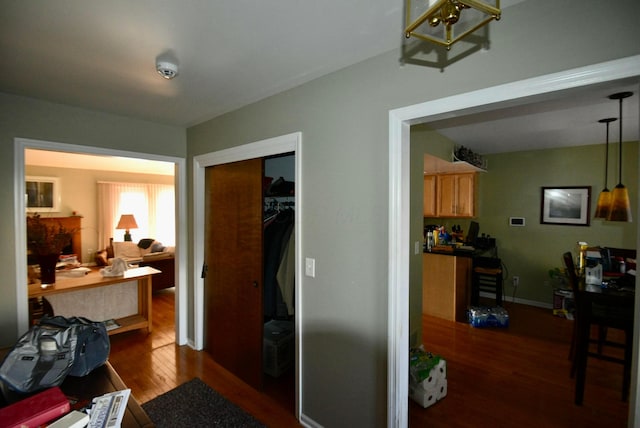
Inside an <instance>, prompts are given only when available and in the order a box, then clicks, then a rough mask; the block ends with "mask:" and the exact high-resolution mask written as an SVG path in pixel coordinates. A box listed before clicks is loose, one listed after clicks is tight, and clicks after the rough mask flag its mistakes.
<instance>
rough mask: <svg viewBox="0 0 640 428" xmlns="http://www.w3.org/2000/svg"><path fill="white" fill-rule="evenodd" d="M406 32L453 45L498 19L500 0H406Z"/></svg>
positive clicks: (441, 43)
mask: <svg viewBox="0 0 640 428" xmlns="http://www.w3.org/2000/svg"><path fill="white" fill-rule="evenodd" d="M406 12H407V18H406V28H405V30H404V33H405V36H406V37H407V38H409V37H416V38H418V39H421V40H426V41H429V42H432V43H436V44H438V45H440V46H444V47H446V48H447V50H449V49H451V45H453V44H454V43H455V42H457V41H459V40H460V39H462V38H463V37H465V36H467V35H468V34H471V33H473V32H474V31H476V30H477V29H478V28H480V27H482V26H483V25H485V24H488V23H489V22H490V21H492V20H494V19H495V20H496V21H497V20H499V19H500V14H501V13H502V12H501V10H500V0H489V1H480V0H407V10H406Z"/></svg>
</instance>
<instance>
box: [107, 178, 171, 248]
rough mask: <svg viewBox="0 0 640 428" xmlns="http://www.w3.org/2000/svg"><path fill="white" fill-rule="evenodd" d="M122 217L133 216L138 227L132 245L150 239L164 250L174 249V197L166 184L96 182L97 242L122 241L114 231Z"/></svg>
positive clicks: (119, 234)
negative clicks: (165, 248) (125, 215)
mask: <svg viewBox="0 0 640 428" xmlns="http://www.w3.org/2000/svg"><path fill="white" fill-rule="evenodd" d="M122 214H133V216H134V217H135V219H136V223H137V224H138V228H137V229H131V230H130V231H129V232H130V233H131V237H132V241H134V242H138V241H139V240H140V239H143V238H152V239H155V240H157V241H159V242H161V243H162V244H163V245H165V246H173V245H175V194H174V188H173V186H172V185H169V184H145V183H113V182H98V242H100V243H105V245H107V244H108V243H109V239H110V238H113V240H114V241H122V240H124V233H125V232H124V230H121V229H116V226H117V225H118V221H119V220H120V216H121V215H122Z"/></svg>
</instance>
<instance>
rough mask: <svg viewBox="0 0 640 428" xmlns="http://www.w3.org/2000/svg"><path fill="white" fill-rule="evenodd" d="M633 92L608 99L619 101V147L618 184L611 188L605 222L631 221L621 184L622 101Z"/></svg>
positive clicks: (621, 93)
mask: <svg viewBox="0 0 640 428" xmlns="http://www.w3.org/2000/svg"><path fill="white" fill-rule="evenodd" d="M631 95H633V92H618V93H616V94H613V95H609V99H612V100H619V101H620V138H619V140H620V147H619V148H618V157H619V159H618V168H619V169H618V184H617V185H616V187H614V188H613V193H612V195H611V197H612V199H611V209H610V210H609V216H608V217H607V220H610V221H627V222H630V221H631V203H630V202H629V191H628V190H627V188H626V187H625V186H624V184H622V100H623V99H625V98H629V97H630V96H631Z"/></svg>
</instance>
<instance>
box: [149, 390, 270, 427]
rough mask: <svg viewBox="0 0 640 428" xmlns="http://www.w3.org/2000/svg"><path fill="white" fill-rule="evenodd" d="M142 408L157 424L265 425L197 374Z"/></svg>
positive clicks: (161, 425)
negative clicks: (197, 376) (212, 387)
mask: <svg viewBox="0 0 640 428" xmlns="http://www.w3.org/2000/svg"><path fill="white" fill-rule="evenodd" d="M142 408H143V409H144V410H145V412H147V414H148V415H149V417H150V418H151V420H152V421H153V423H154V424H156V426H157V427H158V428H162V427H172V428H173V427H185V426H190V427H225V428H226V427H237V428H244V427H256V428H258V427H262V428H264V427H265V425H263V424H261V423H260V422H258V421H257V420H256V419H255V418H254V417H253V416H251V415H250V414H248V413H246V412H245V411H244V410H242V409H240V408H239V407H238V406H236V405H235V404H233V403H232V402H230V401H228V400H227V399H226V398H224V397H223V396H222V395H220V394H218V393H217V392H216V391H214V390H213V389H211V387H209V386H208V385H207V384H206V383H204V382H203V381H201V380H200V379H199V378H194V379H191V380H190V381H188V382H186V383H183V384H182V385H180V386H178V387H176V388H174V389H172V390H171V391H168V392H165V393H164V394H162V395H159V396H157V397H156V398H154V399H153V400H151V401H148V402H146V403H144V404H143V405H142Z"/></svg>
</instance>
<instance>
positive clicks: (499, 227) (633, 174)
mask: <svg viewBox="0 0 640 428" xmlns="http://www.w3.org/2000/svg"><path fill="white" fill-rule="evenodd" d="M413 138H414V137H413V134H412V146H413ZM617 146H618V144H611V145H610V150H611V152H612V153H617V150H618V149H617ZM412 150H413V147H412ZM604 150H605V148H604V145H603V144H596V145H589V146H579V147H571V148H562V149H549V150H530V151H522V152H510V153H501V154H491V155H486V156H484V157H485V159H486V160H487V161H488V165H489V166H488V170H487V172H486V173H479V174H478V175H477V177H478V198H477V201H476V202H477V207H478V208H477V217H476V218H475V219H474V220H475V221H477V222H478V223H479V224H480V233H481V234H482V233H485V234H488V235H491V236H492V237H494V238H496V244H497V249H498V251H497V254H498V257H500V258H501V259H502V262H503V264H504V265H505V267H506V269H505V281H506V283H505V284H506V287H505V294H506V295H507V298H513V297H515V299H516V301H521V302H523V303H527V304H533V305H539V306H545V307H550V306H551V305H552V302H553V295H552V291H553V282H552V281H550V279H549V276H548V271H549V269H551V268H554V267H559V268H561V267H562V266H563V263H562V254H563V253H564V252H565V251H573V252H574V253H575V252H576V243H577V242H578V241H585V242H587V243H589V245H593V246H598V245H599V246H606V247H614V248H637V246H638V245H637V242H636V236H637V221H638V217H637V216H638V200H637V199H638V142H625V143H624V146H623V153H624V160H623V166H622V170H623V180H622V181H623V183H624V184H625V185H626V186H627V188H628V191H629V194H630V198H631V204H632V214H633V219H634V221H632V222H630V223H621V222H609V221H603V220H595V219H593V214H594V212H595V207H596V202H597V200H598V194H599V193H600V191H601V190H602V187H603V185H604V174H603V173H604ZM428 153H432V152H431V151H430V150H428ZM450 153H451V152H449V159H450ZM412 154H413V152H412ZM439 157H440V156H439ZM616 162H617V157H616ZM412 167H413V165H412ZM617 171H618V166H617V164H614V162H613V161H611V160H610V166H609V178H608V185H609V189H613V187H614V186H615V185H616V184H617V182H618V178H617V177H618V172H617ZM553 186H558V187H565V186H590V187H591V204H590V225H589V226H565V225H549V224H540V205H541V187H553ZM412 212H414V211H412ZM415 212H418V211H417V209H416V211H415ZM418 215H419V214H418ZM509 217H524V218H525V226H524V227H515V226H510V225H509ZM424 224H442V225H444V226H445V227H446V228H447V229H448V230H449V229H450V228H451V226H453V225H454V224H460V225H461V226H462V227H463V229H464V230H465V232H466V231H467V230H468V225H469V220H467V219H446V218H439V219H432V218H425V219H424ZM514 275H517V276H519V277H520V284H519V286H518V288H517V289H515V290H514V289H513V287H512V286H511V278H512V277H513V276H514ZM412 284H414V282H412ZM514 291H515V294H514Z"/></svg>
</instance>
